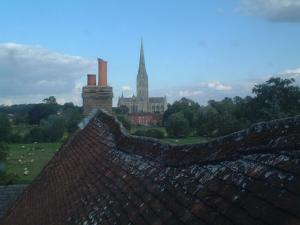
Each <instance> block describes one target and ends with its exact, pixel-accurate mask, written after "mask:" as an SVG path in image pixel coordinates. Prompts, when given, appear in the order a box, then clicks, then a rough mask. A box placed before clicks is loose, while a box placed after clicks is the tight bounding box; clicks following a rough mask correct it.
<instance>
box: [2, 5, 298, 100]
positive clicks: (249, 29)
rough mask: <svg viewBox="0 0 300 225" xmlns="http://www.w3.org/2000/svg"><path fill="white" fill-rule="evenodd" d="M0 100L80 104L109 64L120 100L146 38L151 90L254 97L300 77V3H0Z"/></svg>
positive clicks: (130, 90)
mask: <svg viewBox="0 0 300 225" xmlns="http://www.w3.org/2000/svg"><path fill="white" fill-rule="evenodd" d="M0 10H1V13H0V105H1V104H4V105H11V104H19V103H35V102H41V101H42V100H43V99H44V98H46V97H48V96H52V95H53V96H55V97H56V98H57V100H58V102H59V103H65V102H70V101H72V102H74V103H75V104H77V105H81V104H82V99H81V89H82V86H83V85H85V84H86V74H88V73H97V58H98V57H99V58H103V59H105V60H107V61H108V80H109V85H110V86H112V87H113V91H114V105H116V104H117V99H118V97H119V96H120V95H121V93H122V92H123V93H124V95H125V96H131V95H132V94H134V93H135V91H136V75H137V71H138V63H139V62H138V60H139V51H140V44H141V39H143V43H144V52H145V61H146V68H147V72H148V79H149V91H150V96H166V97H167V101H168V102H173V101H175V100H178V99H180V98H182V97H187V98H191V99H193V100H195V101H198V102H199V103H200V104H206V102H207V101H208V100H209V99H216V100H221V99H222V98H224V97H233V96H236V95H239V96H241V97H244V96H246V95H251V89H252V88H253V86H254V85H255V84H258V83H262V82H264V81H266V80H267V79H268V78H269V77H271V76H281V77H285V78H291V77H293V78H295V79H296V82H297V84H299V80H300V61H299V58H300V43H299V37H300V0H222V1H220V0H209V1H208V0H207V1H199V0H189V1H187V0H164V1H162V0H126V1H121V0H118V1H117V0H110V1H102V0H85V1H84V0H72V1H71V0H59V1H58V0H52V1H38V0H36V1H34V0H27V1H18V0H2V1H1V9H0Z"/></svg>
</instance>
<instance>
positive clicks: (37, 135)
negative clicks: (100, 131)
mask: <svg viewBox="0 0 300 225" xmlns="http://www.w3.org/2000/svg"><path fill="white" fill-rule="evenodd" d="M82 117H83V115H82V109H81V107H78V106H75V105H74V104H73V103H65V104H64V105H59V104H58V103H57V102H56V99H55V97H54V96H50V97H49V98H46V99H44V100H43V103H40V104H23V105H13V106H1V107H0V142H1V141H2V142H8V143H10V142H11V143H32V142H56V141H60V140H61V139H62V138H63V135H64V134H65V133H72V132H73V131H74V130H75V129H76V128H77V124H78V123H79V122H80V120H81V119H82Z"/></svg>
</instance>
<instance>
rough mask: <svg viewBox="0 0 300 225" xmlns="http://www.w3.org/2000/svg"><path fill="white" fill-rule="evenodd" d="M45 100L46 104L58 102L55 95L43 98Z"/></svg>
mask: <svg viewBox="0 0 300 225" xmlns="http://www.w3.org/2000/svg"><path fill="white" fill-rule="evenodd" d="M43 102H45V103H46V104H57V102H56V98H55V97H54V96H50V97H48V98H45V99H43Z"/></svg>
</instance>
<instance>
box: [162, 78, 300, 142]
mask: <svg viewBox="0 0 300 225" xmlns="http://www.w3.org/2000/svg"><path fill="white" fill-rule="evenodd" d="M294 82H295V81H294V79H281V78H270V79H269V80H268V81H266V82H265V83H263V84H259V85H256V86H255V87H254V88H253V93H254V94H255V96H254V97H250V96H247V97H245V98H241V97H238V96H236V97H234V98H224V99H223V100H221V101H215V100H210V101H209V102H208V105H207V106H202V107H200V106H199V105H198V104H196V103H194V102H193V101H192V100H188V99H185V98H183V99H181V100H180V101H176V102H174V104H173V105H170V106H169V108H168V110H167V111H166V112H165V114H164V124H165V126H166V125H167V123H166V121H168V119H169V118H170V117H171V116H172V115H174V114H175V113H181V114H182V115H183V116H184V118H185V119H187V120H188V122H189V126H190V128H191V129H192V131H193V133H196V134H197V135H200V136H204V137H216V136H221V135H226V134H229V133H232V132H235V131H238V130H241V129H243V128H246V127H248V126H249V125H250V124H252V123H256V122H260V121H264V120H271V119H277V118H282V117H287V116H295V115H298V114H300V89H299V87H298V86H294V85H293V83H294ZM182 126H184V125H182ZM182 129H185V127H182ZM168 133H170V132H168Z"/></svg>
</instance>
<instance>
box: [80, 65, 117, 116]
mask: <svg viewBox="0 0 300 225" xmlns="http://www.w3.org/2000/svg"><path fill="white" fill-rule="evenodd" d="M96 82H97V81H96V74H88V75H87V86H84V87H83V88H82V100H83V113H84V115H89V114H90V113H91V111H92V110H93V109H105V110H106V111H108V112H112V98H113V90H112V87H110V86H108V85H107V62H106V61H104V60H102V59H98V85H97V84H96Z"/></svg>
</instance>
